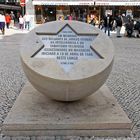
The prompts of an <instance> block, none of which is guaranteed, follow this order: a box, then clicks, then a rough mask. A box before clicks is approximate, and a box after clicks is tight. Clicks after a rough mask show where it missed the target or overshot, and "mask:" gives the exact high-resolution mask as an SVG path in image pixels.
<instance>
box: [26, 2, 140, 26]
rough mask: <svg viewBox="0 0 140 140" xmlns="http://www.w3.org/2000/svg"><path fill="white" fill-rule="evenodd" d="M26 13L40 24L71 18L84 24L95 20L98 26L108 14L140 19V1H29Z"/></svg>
mask: <svg viewBox="0 0 140 140" xmlns="http://www.w3.org/2000/svg"><path fill="white" fill-rule="evenodd" d="M26 11H27V12H29V13H31V14H32V15H34V19H35V22H36V23H39V24H40V23H43V22H47V21H54V20H63V19H68V17H71V16H72V19H74V20H80V21H84V22H90V21H91V19H92V18H95V19H96V23H97V24H98V23H99V22H100V20H101V19H102V18H103V16H104V15H105V14H106V13H108V12H109V13H110V14H112V16H115V14H118V13H119V14H125V15H130V16H131V17H132V18H140V14H139V13H140V0H71V1H70V0H32V1H30V2H29V0H27V2H26ZM31 11H32V12H31Z"/></svg>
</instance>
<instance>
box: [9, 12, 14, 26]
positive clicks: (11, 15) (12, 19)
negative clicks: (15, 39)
mask: <svg viewBox="0 0 140 140" xmlns="http://www.w3.org/2000/svg"><path fill="white" fill-rule="evenodd" d="M10 17H11V24H10V27H11V28H14V25H15V15H14V13H13V11H11V14H10Z"/></svg>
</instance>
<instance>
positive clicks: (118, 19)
mask: <svg viewBox="0 0 140 140" xmlns="http://www.w3.org/2000/svg"><path fill="white" fill-rule="evenodd" d="M115 21H116V28H117V37H121V34H120V31H121V28H122V24H123V19H122V16H121V15H117V16H116V17H115Z"/></svg>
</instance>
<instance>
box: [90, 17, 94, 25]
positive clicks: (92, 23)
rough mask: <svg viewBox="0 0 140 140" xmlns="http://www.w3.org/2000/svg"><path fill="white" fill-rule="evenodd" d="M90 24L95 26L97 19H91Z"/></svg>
mask: <svg viewBox="0 0 140 140" xmlns="http://www.w3.org/2000/svg"><path fill="white" fill-rule="evenodd" d="M90 24H91V25H93V26H95V19H94V18H93V19H92V20H91V21H90Z"/></svg>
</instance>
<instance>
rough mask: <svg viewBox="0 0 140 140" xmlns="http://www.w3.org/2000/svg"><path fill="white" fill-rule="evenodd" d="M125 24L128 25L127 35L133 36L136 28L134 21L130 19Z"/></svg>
mask: <svg viewBox="0 0 140 140" xmlns="http://www.w3.org/2000/svg"><path fill="white" fill-rule="evenodd" d="M125 26H126V33H127V36H128V37H131V36H132V33H133V30H134V21H133V20H130V21H129V22H128V23H127V24H126V25H125Z"/></svg>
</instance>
